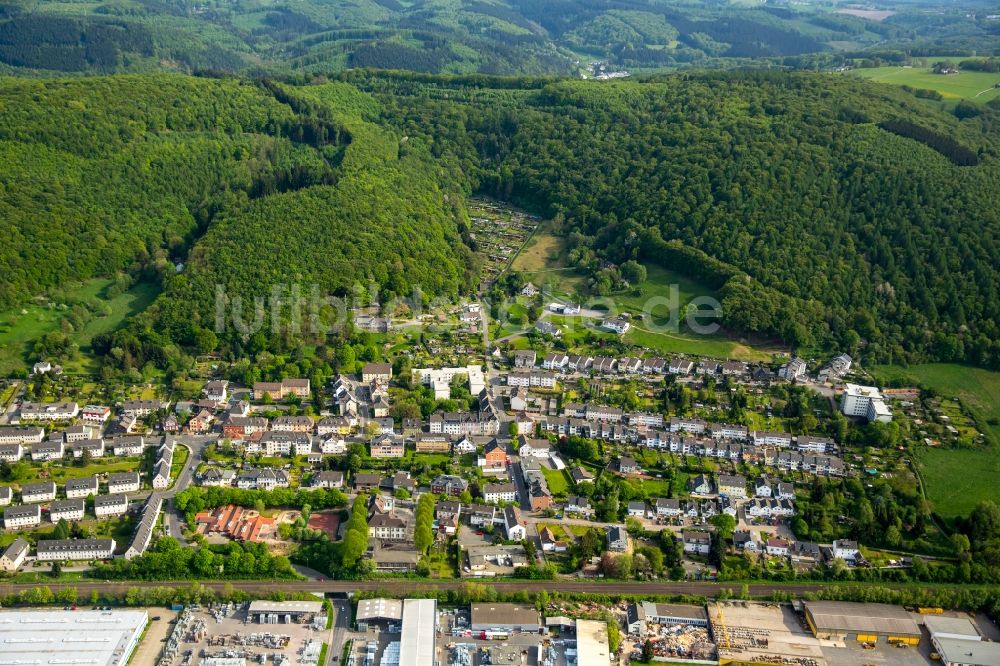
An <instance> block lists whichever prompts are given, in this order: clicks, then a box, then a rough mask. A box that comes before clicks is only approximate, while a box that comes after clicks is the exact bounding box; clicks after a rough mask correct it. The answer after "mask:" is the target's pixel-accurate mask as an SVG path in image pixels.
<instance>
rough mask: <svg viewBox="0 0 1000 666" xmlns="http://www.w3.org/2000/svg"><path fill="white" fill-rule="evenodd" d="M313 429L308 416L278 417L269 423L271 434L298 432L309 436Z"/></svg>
mask: <svg viewBox="0 0 1000 666" xmlns="http://www.w3.org/2000/svg"><path fill="white" fill-rule="evenodd" d="M313 428H314V424H313V420H312V419H311V418H309V417H308V416H279V417H277V418H275V419H274V420H273V421H272V422H271V430H272V431H273V432H299V433H305V434H310V433H312V431H313Z"/></svg>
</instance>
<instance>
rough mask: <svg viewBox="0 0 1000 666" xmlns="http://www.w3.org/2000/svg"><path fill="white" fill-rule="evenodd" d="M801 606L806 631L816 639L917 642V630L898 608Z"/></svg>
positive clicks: (831, 604) (817, 603) (835, 604)
mask: <svg viewBox="0 0 1000 666" xmlns="http://www.w3.org/2000/svg"><path fill="white" fill-rule="evenodd" d="M802 605H803V608H804V610H805V618H806V623H807V624H808V626H809V629H810V631H812V633H813V635H814V636H816V637H817V638H820V639H829V640H856V641H860V642H866V643H875V642H877V641H878V640H879V639H884V640H887V641H889V642H892V643H904V644H906V645H917V644H918V643H920V627H919V626H917V623H916V621H915V620H914V619H913V618H912V617H911V616H910V614H909V613H908V612H907V611H906V610H904V609H903V608H900V607H899V606H890V605H888V604H860V603H851V602H848V601H804V602H802Z"/></svg>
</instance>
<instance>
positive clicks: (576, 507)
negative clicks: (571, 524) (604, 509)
mask: <svg viewBox="0 0 1000 666" xmlns="http://www.w3.org/2000/svg"><path fill="white" fill-rule="evenodd" d="M563 511H565V512H566V513H575V514H580V515H582V516H592V515H593V514H594V508H593V507H592V506H591V505H590V500H589V499H587V498H586V497H581V496H579V495H570V496H569V497H567V498H566V503H565V504H564V505H563Z"/></svg>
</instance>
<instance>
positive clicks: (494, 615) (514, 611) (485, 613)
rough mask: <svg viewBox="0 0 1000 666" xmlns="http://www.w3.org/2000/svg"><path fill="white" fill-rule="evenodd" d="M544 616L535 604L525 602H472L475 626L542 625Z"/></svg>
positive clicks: (473, 623)
mask: <svg viewBox="0 0 1000 666" xmlns="http://www.w3.org/2000/svg"><path fill="white" fill-rule="evenodd" d="M541 624H542V618H541V616H540V615H539V614H538V611H537V610H535V607H534V606H528V605H525V604H501V603H497V602H485V603H481V604H472V625H473V626H474V627H478V626H485V625H493V626H497V627H502V626H508V625H511V626H513V625H517V626H526V625H539V626H540V625H541Z"/></svg>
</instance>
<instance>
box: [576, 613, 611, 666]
mask: <svg viewBox="0 0 1000 666" xmlns="http://www.w3.org/2000/svg"><path fill="white" fill-rule="evenodd" d="M568 656H570V655H569V654H567V657H568ZM567 661H568V659H567ZM610 661H611V648H610V647H608V625H607V623H605V622H601V621H599V620H577V621H576V666H607V664H608V663H609V662H610Z"/></svg>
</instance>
